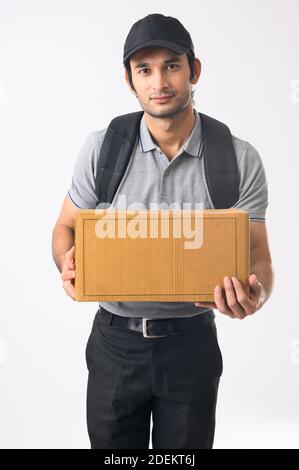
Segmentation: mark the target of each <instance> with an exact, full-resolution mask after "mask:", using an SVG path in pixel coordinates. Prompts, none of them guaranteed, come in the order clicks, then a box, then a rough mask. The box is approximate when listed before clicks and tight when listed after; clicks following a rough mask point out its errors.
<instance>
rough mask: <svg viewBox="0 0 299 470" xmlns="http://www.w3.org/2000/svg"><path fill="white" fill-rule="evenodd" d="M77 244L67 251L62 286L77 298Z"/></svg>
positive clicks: (63, 266) (72, 296)
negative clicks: (75, 283) (75, 281)
mask: <svg viewBox="0 0 299 470" xmlns="http://www.w3.org/2000/svg"><path fill="white" fill-rule="evenodd" d="M75 269H76V267H75V245H74V246H72V248H71V249H70V250H69V251H67V252H66V254H65V258H64V263H63V265H62V271H61V279H62V286H63V288H64V290H65V292H66V293H67V295H68V296H69V297H71V298H72V299H73V300H76V289H75V286H74V279H75V276H76V271H75Z"/></svg>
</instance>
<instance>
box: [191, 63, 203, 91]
mask: <svg viewBox="0 0 299 470" xmlns="http://www.w3.org/2000/svg"><path fill="white" fill-rule="evenodd" d="M194 69H195V70H194V77H193V78H192V80H191V83H192V84H193V85H195V83H197V82H198V80H199V77H200V74H201V62H200V60H199V59H197V58H195V59H194Z"/></svg>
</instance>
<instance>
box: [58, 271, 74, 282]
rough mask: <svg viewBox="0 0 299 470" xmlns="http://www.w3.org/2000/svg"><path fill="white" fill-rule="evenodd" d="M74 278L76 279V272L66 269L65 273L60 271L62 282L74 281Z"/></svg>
mask: <svg viewBox="0 0 299 470" xmlns="http://www.w3.org/2000/svg"><path fill="white" fill-rule="evenodd" d="M75 277H76V271H73V270H71V269H67V270H66V271H62V273H61V278H62V280H63V281H68V280H71V279H75Z"/></svg>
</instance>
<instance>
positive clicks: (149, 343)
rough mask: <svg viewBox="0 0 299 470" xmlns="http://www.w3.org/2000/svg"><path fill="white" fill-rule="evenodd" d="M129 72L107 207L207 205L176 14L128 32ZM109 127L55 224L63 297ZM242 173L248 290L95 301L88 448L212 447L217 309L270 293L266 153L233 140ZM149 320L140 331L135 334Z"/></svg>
mask: <svg viewBox="0 0 299 470" xmlns="http://www.w3.org/2000/svg"><path fill="white" fill-rule="evenodd" d="M123 60H124V66H125V69H126V70H125V78H126V81H127V83H128V86H129V88H130V90H131V91H132V92H133V93H134V94H135V95H136V97H137V99H138V101H139V103H140V105H141V108H142V109H143V111H144V114H143V116H142V119H141V121H140V128H139V135H138V138H137V139H136V145H135V147H134V150H133V152H132V155H131V158H130V162H129V165H128V168H127V171H126V173H125V175H124V176H123V178H122V180H121V183H120V185H119V187H118V189H117V191H116V194H115V196H114V199H113V201H112V203H111V207H112V208H116V207H117V206H118V203H119V198H120V197H121V196H125V197H126V202H127V204H128V205H131V204H136V203H142V204H144V205H145V206H146V207H149V204H151V203H153V202H155V203H157V204H163V203H164V204H168V205H171V204H173V203H179V204H180V205H182V204H183V203H186V202H188V203H191V207H192V204H194V203H195V202H201V203H203V207H204V208H206V209H210V208H213V204H212V201H211V198H210V195H209V192H208V188H207V185H206V180H205V174H204V168H203V164H202V160H203V159H202V152H203V147H202V126H201V118H200V115H199V113H198V112H197V111H196V110H195V109H194V108H193V105H192V95H193V91H192V86H193V85H195V84H196V83H197V82H198V80H199V77H200V72H201V64H200V61H199V59H198V58H195V54H194V47H193V43H192V40H191V37H190V34H189V33H188V31H187V30H186V29H185V28H184V26H183V25H182V24H181V23H180V22H179V21H178V20H177V19H175V18H172V17H169V16H168V17H166V16H163V15H160V14H152V15H148V16H146V17H145V18H143V19H141V20H139V21H137V22H136V23H135V24H134V25H133V26H132V28H131V30H130V32H129V34H128V36H127V38H126V42H125V46H124V58H123ZM106 131H107V129H104V130H102V131H96V132H92V133H90V134H89V136H88V137H87V139H86V141H85V143H84V145H83V147H82V149H81V151H80V154H79V156H78V159H77V162H76V165H75V170H74V174H73V178H72V184H71V187H70V189H69V192H68V195H67V196H66V198H65V201H64V203H63V207H62V210H61V213H60V215H59V218H58V220H57V223H56V225H55V228H54V230H53V257H54V260H55V262H56V265H57V267H58V269H59V270H60V272H61V277H62V281H63V287H64V289H65V291H66V293H67V294H68V295H69V296H70V297H71V298H73V299H74V298H75V291H74V284H73V282H74V278H75V271H76V270H75V249H74V246H73V245H74V220H75V215H76V211H77V210H79V208H81V209H92V208H97V207H98V202H99V201H98V198H97V193H96V187H95V175H96V168H97V161H98V159H99V155H100V151H101V147H102V143H103V140H104V137H105V134H106ZM232 140H233V147H234V151H235V154H236V159H237V164H238V171H239V174H240V186H239V200H238V201H237V203H236V204H235V205H234V207H237V208H241V209H245V210H247V211H248V212H249V215H250V240H251V241H250V243H251V244H250V256H251V258H250V261H251V266H250V272H251V275H250V277H249V283H250V294H249V295H247V294H246V292H245V291H244V289H243V286H242V285H241V283H240V282H239V281H238V279H234V278H232V279H231V278H228V277H226V278H225V279H224V286H225V292H222V291H221V289H219V288H217V287H218V286H215V293H214V302H211V303H196V304H194V303H193V302H101V303H100V308H99V311H98V313H97V315H96V317H95V321H94V324H93V328H92V332H91V334H90V337H89V340H88V344H87V348H86V359H87V365H88V369H89V381H88V393H87V422H88V431H89V436H90V441H91V447H92V448H94V449H99V448H106V449H121V448H127V449H130V448H131V449H137V448H148V444H149V431H150V416H151V414H152V417H153V430H152V443H153V448H157V449H162V448H168V449H175V448H181V449H201V448H205V449H209V448H212V445H213V439H214V429H215V409H216V401H217V391H218V385H219V379H220V376H221V374H222V355H221V351H220V349H219V345H218V341H217V334H216V326H215V321H214V316H215V314H214V312H213V310H212V309H213V308H215V309H217V310H218V311H219V312H220V313H222V314H224V315H227V316H229V317H231V318H239V319H243V318H245V317H246V316H247V315H252V314H254V313H256V312H257V310H259V309H260V308H261V307H262V305H263V304H264V303H265V302H266V301H267V299H268V298H269V296H270V294H271V291H272V283H273V272H272V266H271V256H270V252H269V247H268V241H267V233H266V224H265V212H266V208H267V205H268V200H267V183H266V176H265V171H264V168H263V164H262V161H261V158H260V156H259V154H258V153H257V151H256V150H255V149H254V148H253V147H252V146H251V145H250V144H249V143H248V142H245V141H243V140H241V139H238V138H236V137H234V136H233V138H232ZM143 318H146V319H149V320H148V321H147V334H144V332H143V330H142V326H143V321H142V320H143Z"/></svg>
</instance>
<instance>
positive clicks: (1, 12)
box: [0, 0, 299, 448]
mask: <svg viewBox="0 0 299 470" xmlns="http://www.w3.org/2000/svg"><path fill="white" fill-rule="evenodd" d="M161 5H163V7H162V8H161ZM149 13H163V14H166V15H171V16H175V17H177V18H178V19H179V20H180V21H181V22H182V23H183V24H184V25H185V27H186V28H187V29H188V30H189V32H190V34H191V36H192V39H193V42H194V45H195V52H196V56H197V57H199V58H200V59H201V61H202V64H203V71H202V77H201V79H200V81H199V82H198V84H197V85H196V87H195V89H196V93H195V102H196V104H195V108H196V109H197V110H198V111H202V112H204V113H206V114H209V115H211V116H214V117H215V118H218V119H219V120H223V121H224V122H225V123H227V124H228V125H229V127H230V128H231V131H232V133H233V134H234V135H236V136H238V137H240V138H242V139H245V140H248V141H249V142H250V143H251V144H252V145H254V146H255V147H256V148H257V149H258V151H259V152H260V155H261V157H262V159H263V162H264V166H265V169H266V174H267V179H268V185H269V209H268V212H267V227H268V232H269V242H270V247H271V252H272V257H273V264H274V269H275V275H276V278H275V290H274V292H273V295H272V297H271V299H270V300H269V301H268V302H267V304H266V305H265V307H264V308H263V309H262V310H261V311H259V312H258V313H257V314H256V315H255V316H253V317H251V318H248V319H246V320H244V321H238V320H231V319H229V318H226V317H223V316H221V314H220V313H217V325H218V335H219V343H220V346H221V349H222V353H223V358H224V372H223V376H222V381H221V385H220V390H219V400H218V408H217V427H216V435H215V443H214V447H215V448H238V447H240V448H277V447H279V448H287V447H289V448H294V447H298V445H299V425H298V418H299V401H298V396H299V393H298V383H299V379H298V376H299V320H298V316H299V315H298V314H299V311H298V302H297V295H298V262H299V260H298V239H299V236H298V235H299V234H298V220H297V217H298V186H299V184H298V171H299V165H298V157H299V155H298V150H299V145H298V123H299V64H298V44H299V27H298V26H299V25H298V18H299V2H298V0H250V1H249V0H246V1H245V0H196V1H189V2H182V1H178V0H171V1H169V0H164V1H163V2H162V3H161V1H155V0H152V1H151V2H143V3H142V2H140V1H137V0H133V1H130V2H121V1H119V2H117V1H115V0H110V1H109V2H100V1H99V0H84V1H83V0H77V1H74V0H59V1H58V0H52V1H46V0H44V1H42V0H41V1H37V0H36V1H30V0H27V1H26V0H19V1H16V0H11V1H8V0H1V1H0V131H1V139H0V155H1V171H0V191H1V195H0V201H1V220H2V222H1V232H0V237H1V239H0V246H1V272H0V275H1V279H0V286H1V292H0V296H1V297H0V309H1V311H0V382H1V383H0V447H1V448H89V439H88V435H87V429H86V418H85V397H86V385H87V369H86V364H85V346H86V341H87V338H88V335H89V332H90V328H91V323H92V320H93V317H94V315H95V313H96V310H97V304H96V303H85V304H84V303H76V302H73V301H72V300H71V299H70V298H68V297H66V295H65V293H64V291H63V289H62V286H61V281H60V276H59V272H58V270H57V269H56V266H55V265H54V262H53V261H52V257H51V234H52V229H53V226H54V223H55V221H56V219H57V217H58V214H59V211H60V208H61V204H62V201H63V199H64V197H65V195H66V193H67V190H68V187H69V185H70V181H71V176H72V171H73V165H74V162H75V159H76V157H77V154H78V152H79V149H80V147H81V145H82V143H83V140H84V139H85V138H86V136H87V134H88V133H89V132H91V131H93V130H96V129H104V128H106V127H107V125H108V124H109V122H110V120H111V119H112V118H113V117H114V116H116V115H119V114H123V113H127V112H133V111H137V110H139V109H140V108H139V104H138V101H137V100H136V98H135V97H134V96H133V95H132V94H131V93H130V92H129V90H128V88H127V85H126V83H125V80H124V70H123V65H122V52H123V44H124V41H125V38H126V36H127V34H128V32H129V29H130V28H131V26H132V24H133V23H134V22H135V21H137V20H138V19H140V18H142V17H144V16H146V15H147V14H149Z"/></svg>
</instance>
